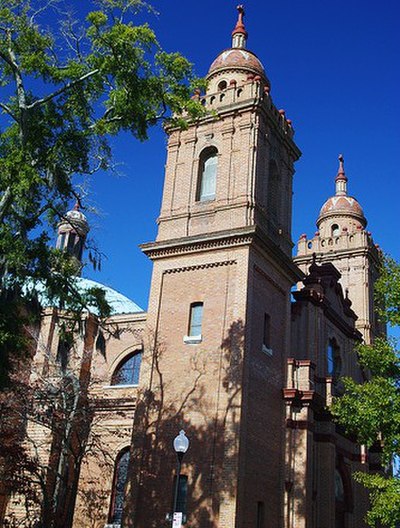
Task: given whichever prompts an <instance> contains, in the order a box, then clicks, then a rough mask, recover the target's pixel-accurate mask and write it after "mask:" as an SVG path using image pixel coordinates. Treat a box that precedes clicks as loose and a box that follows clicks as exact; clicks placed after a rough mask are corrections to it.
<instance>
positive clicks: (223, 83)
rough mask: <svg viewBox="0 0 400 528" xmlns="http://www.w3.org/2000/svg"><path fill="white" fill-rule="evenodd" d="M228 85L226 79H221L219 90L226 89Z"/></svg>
mask: <svg viewBox="0 0 400 528" xmlns="http://www.w3.org/2000/svg"><path fill="white" fill-rule="evenodd" d="M227 87H228V83H227V82H226V81H221V82H219V83H218V91H219V92H222V90H226V88H227Z"/></svg>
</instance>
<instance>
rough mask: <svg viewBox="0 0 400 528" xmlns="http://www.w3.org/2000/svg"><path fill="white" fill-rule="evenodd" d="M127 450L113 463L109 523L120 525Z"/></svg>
mask: <svg viewBox="0 0 400 528" xmlns="http://www.w3.org/2000/svg"><path fill="white" fill-rule="evenodd" d="M129 457H130V453H129V449H124V450H123V451H121V452H120V454H119V455H118V457H117V460H116V463H115V470H114V479H113V487H112V493H111V508H110V515H109V522H110V523H112V524H121V522H122V514H123V511H124V495H125V485H126V481H127V478H128V467H129Z"/></svg>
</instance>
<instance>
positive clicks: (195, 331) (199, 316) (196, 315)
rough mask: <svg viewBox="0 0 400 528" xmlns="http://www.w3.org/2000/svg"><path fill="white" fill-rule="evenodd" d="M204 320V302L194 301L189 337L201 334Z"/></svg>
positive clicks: (191, 307)
mask: <svg viewBox="0 0 400 528" xmlns="http://www.w3.org/2000/svg"><path fill="white" fill-rule="evenodd" d="M202 322H203V303H200V302H199V303H193V304H192V305H191V306H190V320H189V333H188V335H189V337H194V336H200V335H201V325H202Z"/></svg>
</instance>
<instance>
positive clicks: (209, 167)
mask: <svg viewBox="0 0 400 528" xmlns="http://www.w3.org/2000/svg"><path fill="white" fill-rule="evenodd" d="M217 172H218V149H217V148H216V147H215V146H208V147H206V148H204V149H203V150H202V151H201V153H200V156H199V165H198V175H197V189H196V202H198V203H201V202H203V203H207V202H211V201H213V200H215V197H216V187H217Z"/></svg>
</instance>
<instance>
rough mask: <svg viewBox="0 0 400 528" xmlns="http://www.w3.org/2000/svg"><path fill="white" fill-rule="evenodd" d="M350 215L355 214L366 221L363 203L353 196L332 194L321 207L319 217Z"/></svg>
mask: <svg viewBox="0 0 400 528" xmlns="http://www.w3.org/2000/svg"><path fill="white" fill-rule="evenodd" d="M334 215H349V216H355V217H357V218H358V219H359V220H361V221H362V222H363V223H364V224H365V223H366V220H365V216H364V212H363V210H362V207H361V205H360V204H359V203H358V202H357V200H356V199H355V198H353V197H352V196H332V197H331V198H329V199H328V200H327V201H326V202H325V203H324V205H323V206H322V208H321V211H320V213H319V219H318V220H321V218H322V217H326V216H334Z"/></svg>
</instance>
